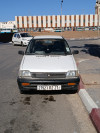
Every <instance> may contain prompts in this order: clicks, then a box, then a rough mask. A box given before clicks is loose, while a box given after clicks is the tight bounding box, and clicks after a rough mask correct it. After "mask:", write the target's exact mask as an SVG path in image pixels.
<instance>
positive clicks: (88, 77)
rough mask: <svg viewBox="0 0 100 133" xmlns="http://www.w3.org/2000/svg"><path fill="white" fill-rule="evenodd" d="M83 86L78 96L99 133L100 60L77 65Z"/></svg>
mask: <svg viewBox="0 0 100 133" xmlns="http://www.w3.org/2000/svg"><path fill="white" fill-rule="evenodd" d="M78 68H79V71H80V75H81V78H82V82H83V85H84V86H82V87H80V90H79V95H80V97H81V99H82V101H83V103H84V105H85V106H86V109H87V111H88V112H89V115H90V118H91V120H92V122H93V124H94V126H95V127H96V129H97V132H98V133H100V58H95V59H94V58H93V59H87V60H83V61H80V62H79V65H78Z"/></svg>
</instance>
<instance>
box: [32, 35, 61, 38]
mask: <svg viewBox="0 0 100 133" xmlns="http://www.w3.org/2000/svg"><path fill="white" fill-rule="evenodd" d="M34 39H63V37H62V36H53V35H44V36H34Z"/></svg>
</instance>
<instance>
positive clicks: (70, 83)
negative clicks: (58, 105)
mask: <svg viewBox="0 0 100 133" xmlns="http://www.w3.org/2000/svg"><path fill="white" fill-rule="evenodd" d="M68 85H76V83H68Z"/></svg>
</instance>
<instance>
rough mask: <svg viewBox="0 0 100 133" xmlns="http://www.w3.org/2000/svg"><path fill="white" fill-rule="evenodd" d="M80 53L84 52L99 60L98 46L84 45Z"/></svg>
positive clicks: (99, 46) (99, 47)
mask: <svg viewBox="0 0 100 133" xmlns="http://www.w3.org/2000/svg"><path fill="white" fill-rule="evenodd" d="M84 48H85V49H83V50H82V51H83V52H86V53H88V54H90V55H92V56H96V57H99V58H100V45H97V44H85V45H84Z"/></svg>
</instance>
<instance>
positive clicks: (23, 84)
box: [22, 83, 30, 86]
mask: <svg viewBox="0 0 100 133" xmlns="http://www.w3.org/2000/svg"><path fill="white" fill-rule="evenodd" d="M29 85H30V83H22V86H29Z"/></svg>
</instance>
